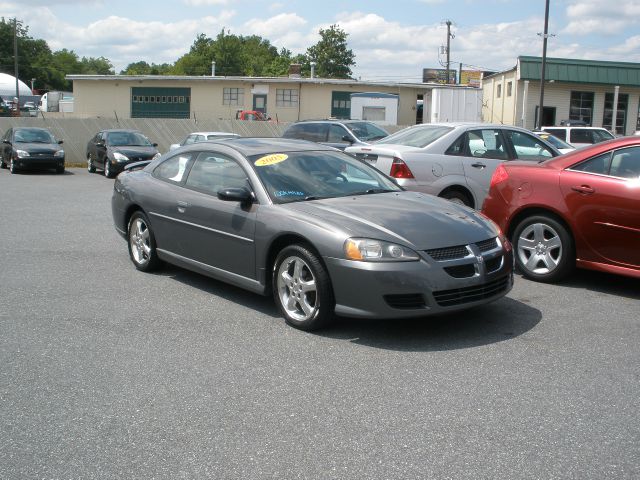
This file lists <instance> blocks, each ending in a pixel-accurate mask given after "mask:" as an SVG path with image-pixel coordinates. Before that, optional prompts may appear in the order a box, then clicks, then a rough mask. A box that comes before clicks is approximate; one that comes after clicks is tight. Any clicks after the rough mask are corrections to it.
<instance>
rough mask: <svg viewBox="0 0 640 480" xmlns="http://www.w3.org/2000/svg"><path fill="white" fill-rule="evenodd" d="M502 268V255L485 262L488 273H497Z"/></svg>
mask: <svg viewBox="0 0 640 480" xmlns="http://www.w3.org/2000/svg"><path fill="white" fill-rule="evenodd" d="M501 266H502V255H501V256H499V257H496V258H492V259H491V260H487V261H486V262H485V268H486V269H487V273H491V272H495V271H496V270H499V269H500V267H501Z"/></svg>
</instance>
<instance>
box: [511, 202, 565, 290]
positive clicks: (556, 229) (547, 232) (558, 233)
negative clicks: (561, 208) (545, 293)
mask: <svg viewBox="0 0 640 480" xmlns="http://www.w3.org/2000/svg"><path fill="white" fill-rule="evenodd" d="M512 243H513V248H514V250H515V255H516V265H517V266H518V269H519V270H520V271H521V272H522V273H523V275H524V276H525V277H527V278H530V279H531V280H536V281H539V282H557V281H558V280H561V279H562V278H564V277H566V276H567V275H568V274H569V273H571V271H572V270H573V268H574V267H575V253H574V245H573V238H572V237H571V234H570V233H569V231H568V230H567V228H566V227H565V226H564V225H563V224H562V223H560V222H559V221H557V220H556V219H554V218H552V217H550V216H548V215H533V216H531V217H528V218H525V219H524V220H522V221H521V222H520V223H519V224H518V226H517V227H516V229H515V230H514V232H513V237H512Z"/></svg>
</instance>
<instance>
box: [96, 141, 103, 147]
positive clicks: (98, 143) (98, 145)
mask: <svg viewBox="0 0 640 480" xmlns="http://www.w3.org/2000/svg"><path fill="white" fill-rule="evenodd" d="M96 147H104V142H97V143H96Z"/></svg>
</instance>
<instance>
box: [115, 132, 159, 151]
mask: <svg viewBox="0 0 640 480" xmlns="http://www.w3.org/2000/svg"><path fill="white" fill-rule="evenodd" d="M107 145H110V146H112V147H121V146H125V145H126V146H129V147H150V146H151V142H150V141H149V140H148V139H147V137H145V136H144V135H143V134H141V133H139V132H111V133H109V134H108V135H107Z"/></svg>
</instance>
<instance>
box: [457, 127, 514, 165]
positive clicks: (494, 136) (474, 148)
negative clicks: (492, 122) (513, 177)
mask: <svg viewBox="0 0 640 480" xmlns="http://www.w3.org/2000/svg"><path fill="white" fill-rule="evenodd" d="M467 146H468V147H469V150H468V151H469V153H470V154H471V156H472V157H478V158H497V159H504V160H506V159H507V158H509V156H508V155H507V151H506V149H505V147H504V143H503V142H502V135H500V131H499V130H494V129H483V130H471V131H469V132H467Z"/></svg>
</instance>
